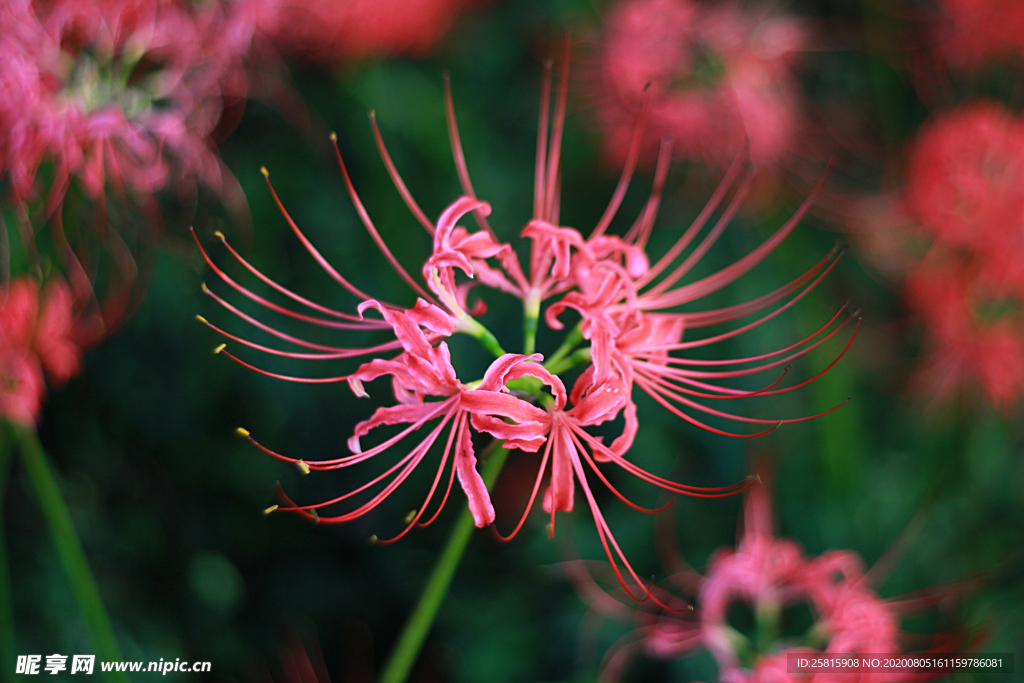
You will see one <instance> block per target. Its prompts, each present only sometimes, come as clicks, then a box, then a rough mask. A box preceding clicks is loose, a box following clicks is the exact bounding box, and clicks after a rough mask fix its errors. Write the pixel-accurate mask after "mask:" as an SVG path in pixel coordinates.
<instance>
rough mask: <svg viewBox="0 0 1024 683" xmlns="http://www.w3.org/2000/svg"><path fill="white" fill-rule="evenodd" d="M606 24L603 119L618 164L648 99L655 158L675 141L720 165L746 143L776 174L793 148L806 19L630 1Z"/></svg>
mask: <svg viewBox="0 0 1024 683" xmlns="http://www.w3.org/2000/svg"><path fill="white" fill-rule="evenodd" d="M605 24H606V27H607V28H606V30H605V35H604V37H603V39H602V43H601V52H600V56H599V62H598V65H597V72H598V74H597V81H598V88H599V97H600V107H599V114H598V116H599V118H600V121H601V125H602V127H603V128H604V130H605V134H606V137H607V145H608V147H609V148H610V150H611V151H612V153H613V154H614V155H615V156H616V157H618V158H620V159H621V158H622V157H623V155H624V154H625V152H626V150H627V149H628V148H629V144H630V143H629V141H630V136H631V132H632V129H633V120H634V119H635V117H636V115H637V112H638V111H639V110H640V109H641V105H642V103H643V102H644V101H645V100H646V102H647V104H646V106H647V110H648V117H649V126H648V129H649V136H648V140H647V143H648V144H647V147H648V148H649V149H651V150H652V151H653V150H655V149H656V148H657V144H658V139H659V138H660V137H661V136H662V135H664V134H669V135H671V136H672V137H673V138H674V139H675V141H676V151H677V153H679V154H680V155H682V156H685V157H688V158H698V159H705V160H710V161H714V162H722V161H723V160H728V159H730V158H732V157H734V156H735V155H736V154H737V153H738V152H739V151H740V150H741V149H742V148H743V146H744V145H745V144H747V143H748V142H749V145H750V155H751V159H752V160H753V162H754V163H755V164H758V165H768V166H770V165H775V164H777V163H778V162H779V161H781V160H782V159H783V157H784V155H785V154H786V153H787V152H789V151H791V150H792V149H793V148H794V145H795V142H796V140H797V137H798V136H799V135H800V118H801V115H800V109H801V107H800V97H799V84H798V82H797V77H796V74H795V73H794V71H793V66H794V62H795V58H796V57H797V55H798V54H799V53H800V52H801V51H803V50H806V49H807V47H808V45H809V41H810V36H809V34H810V32H809V30H808V27H807V26H806V25H805V24H804V23H803V22H802V21H801V20H799V19H797V18H794V17H787V16H782V15H775V14H772V13H771V12H769V11H767V10H766V9H762V10H760V11H758V10H752V9H745V8H742V7H740V5H739V4H738V3H725V4H710V3H700V2H695V1H694V0H624V1H623V2H620V3H619V4H618V5H616V6H615V7H614V8H613V9H612V10H611V12H610V14H609V16H608V18H607V19H606V21H605Z"/></svg>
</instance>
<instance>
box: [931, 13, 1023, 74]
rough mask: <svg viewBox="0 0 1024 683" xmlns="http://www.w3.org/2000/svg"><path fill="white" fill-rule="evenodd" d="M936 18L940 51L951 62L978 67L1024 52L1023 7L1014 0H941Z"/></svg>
mask: <svg viewBox="0 0 1024 683" xmlns="http://www.w3.org/2000/svg"><path fill="white" fill-rule="evenodd" d="M936 4H937V5H938V10H939V11H938V16H937V17H936V20H935V22H934V40H935V47H936V49H937V51H938V52H939V53H940V54H941V55H942V57H943V58H944V59H945V60H946V61H947V63H949V64H950V65H951V66H954V67H956V68H958V69H977V68H980V67H983V66H984V65H985V62H986V61H989V60H993V59H1014V58H1019V57H1020V55H1021V54H1024V7H1021V5H1020V3H1018V2H1014V1H1013V0H942V1H941V2H939V3H936Z"/></svg>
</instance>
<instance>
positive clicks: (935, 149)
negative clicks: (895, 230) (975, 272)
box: [906, 102, 1024, 293]
mask: <svg viewBox="0 0 1024 683" xmlns="http://www.w3.org/2000/svg"><path fill="white" fill-rule="evenodd" d="M906 182H907V189H906V197H907V204H908V206H909V207H910V208H911V210H912V211H913V213H914V215H915V217H916V218H917V219H918V221H919V222H920V226H921V228H922V229H923V230H924V231H926V232H928V233H930V234H931V235H933V236H934V237H935V238H936V239H937V240H939V241H941V242H943V243H945V244H948V245H950V246H953V247H955V248H958V249H964V250H967V251H969V252H973V253H974V254H976V255H977V257H978V258H979V259H980V260H981V261H982V267H983V268H984V270H985V271H987V272H986V273H985V274H984V276H985V278H986V279H989V280H991V281H992V282H993V283H994V284H996V285H997V286H1000V287H1003V288H1006V289H1010V290H1015V291H1017V292H1021V293H1024V256H1022V249H1024V122H1022V121H1021V119H1020V118H1019V117H1014V116H1012V115H1011V114H1010V113H1009V112H1008V111H1006V110H1005V109H1004V108H1003V107H1002V106H1001V105H997V104H995V103H991V102H978V103H974V104H971V105H967V106H963V107H960V108H957V109H955V110H953V111H949V112H946V113H943V114H940V115H938V116H936V117H935V118H934V119H933V120H931V121H930V122H928V123H927V124H926V125H925V126H924V127H923V128H922V130H921V133H920V134H919V135H918V138H917V140H916V141H915V142H914V145H913V148H912V150H911V156H910V164H909V168H908V171H907V181H906Z"/></svg>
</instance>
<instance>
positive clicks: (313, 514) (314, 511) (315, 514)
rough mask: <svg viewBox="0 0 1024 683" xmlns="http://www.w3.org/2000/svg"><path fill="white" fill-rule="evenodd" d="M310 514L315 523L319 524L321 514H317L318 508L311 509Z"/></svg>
mask: <svg viewBox="0 0 1024 683" xmlns="http://www.w3.org/2000/svg"><path fill="white" fill-rule="evenodd" d="M309 516H310V517H312V518H313V523H314V524H319V523H320V515H318V514H317V512H316V508H312V509H310V511H309Z"/></svg>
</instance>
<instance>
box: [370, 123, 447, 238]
mask: <svg viewBox="0 0 1024 683" xmlns="http://www.w3.org/2000/svg"><path fill="white" fill-rule="evenodd" d="M370 125H371V126H372V127H373V137H374V140H376V141H377V151H378V152H380V158H381V160H382V161H383V162H384V166H385V167H386V168H387V169H388V175H389V176H391V182H393V183H394V184H395V188H396V189H397V190H398V194H400V195H402V201H404V202H405V205H406V206H408V207H409V211H411V212H412V215H413V216H415V217H416V220H418V221H419V222H420V225H422V226H423V227H424V229H425V230H426V231H427V232H428V233H430V234H431V235H433V234H434V230H435V229H436V228H435V226H434V224H433V223H432V222H431V221H430V219H429V218H427V214H425V213H423V209H421V208H420V205H419V204H417V203H416V200H415V199H413V197H412V193H411V192H409V188H408V187H406V185H405V181H403V180H402V176H401V175H399V173H398V169H397V168H395V163H394V162H393V161H392V160H391V155H390V154H388V150H387V147H385V146H384V138H382V137H381V134H380V128H379V127H378V126H377V115H376V114H375V113H374V112H373V111H371V112H370Z"/></svg>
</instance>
